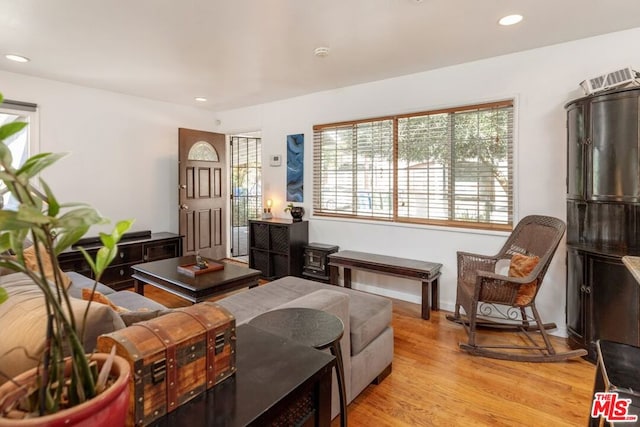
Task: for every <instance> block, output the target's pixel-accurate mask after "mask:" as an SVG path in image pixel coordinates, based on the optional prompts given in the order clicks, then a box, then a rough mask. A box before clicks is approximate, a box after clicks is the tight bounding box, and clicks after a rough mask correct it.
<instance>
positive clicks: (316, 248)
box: [302, 243, 340, 283]
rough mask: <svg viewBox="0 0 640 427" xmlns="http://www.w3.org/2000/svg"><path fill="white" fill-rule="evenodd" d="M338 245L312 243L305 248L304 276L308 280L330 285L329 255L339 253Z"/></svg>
mask: <svg viewBox="0 0 640 427" xmlns="http://www.w3.org/2000/svg"><path fill="white" fill-rule="evenodd" d="M339 249H340V248H339V247H338V246H336V245H325V244H323V243H310V244H308V245H306V246H305V247H304V266H303V268H302V275H303V276H304V277H306V278H307V279H311V280H316V281H318V282H324V283H329V280H330V278H331V277H330V275H329V255H331V254H333V253H336V252H338V250H339Z"/></svg>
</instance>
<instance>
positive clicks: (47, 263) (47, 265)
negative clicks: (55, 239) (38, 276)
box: [23, 244, 71, 289]
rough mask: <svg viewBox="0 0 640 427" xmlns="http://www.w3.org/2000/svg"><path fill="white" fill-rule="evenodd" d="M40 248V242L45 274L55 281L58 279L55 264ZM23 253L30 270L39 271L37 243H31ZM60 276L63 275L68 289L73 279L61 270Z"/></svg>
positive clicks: (49, 279) (39, 250)
mask: <svg viewBox="0 0 640 427" xmlns="http://www.w3.org/2000/svg"><path fill="white" fill-rule="evenodd" d="M40 248H41V245H40V244H38V252H39V253H40V255H41V257H42V259H41V262H42V268H43V269H44V275H45V277H46V278H47V280H48V281H50V282H52V283H55V281H56V279H55V274H54V270H53V265H52V264H51V260H50V259H49V257H48V256H42V255H45V254H46V252H45V251H44V250H42V249H40ZM23 255H24V264H25V266H26V267H27V268H28V269H29V270H31V271H35V272H37V271H38V260H37V259H36V245H31V246H29V247H28V248H27V249H25V250H24V252H23ZM60 276H61V277H62V285H63V286H64V288H65V289H68V288H69V285H70V284H71V279H70V278H69V276H67V275H66V274H64V273H63V272H62V271H60Z"/></svg>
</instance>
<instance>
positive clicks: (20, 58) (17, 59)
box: [4, 53, 30, 62]
mask: <svg viewBox="0 0 640 427" xmlns="http://www.w3.org/2000/svg"><path fill="white" fill-rule="evenodd" d="M4 57H5V58H7V59H10V60H11V61H15V62H29V61H30V59H29V58H27V57H26V56H22V55H15V54H13V53H8V54H6V55H5V56H4Z"/></svg>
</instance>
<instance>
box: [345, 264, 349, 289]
mask: <svg viewBox="0 0 640 427" xmlns="http://www.w3.org/2000/svg"><path fill="white" fill-rule="evenodd" d="M344 287H345V288H349V289H351V269H350V268H348V267H345V268H344Z"/></svg>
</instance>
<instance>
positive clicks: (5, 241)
mask: <svg viewBox="0 0 640 427" xmlns="http://www.w3.org/2000/svg"><path fill="white" fill-rule="evenodd" d="M9 249H11V233H9V232H8V231H5V232H2V233H0V253H4V252H6V251H8V250H9Z"/></svg>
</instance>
